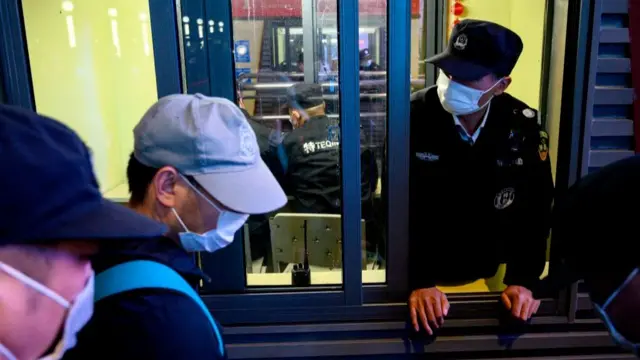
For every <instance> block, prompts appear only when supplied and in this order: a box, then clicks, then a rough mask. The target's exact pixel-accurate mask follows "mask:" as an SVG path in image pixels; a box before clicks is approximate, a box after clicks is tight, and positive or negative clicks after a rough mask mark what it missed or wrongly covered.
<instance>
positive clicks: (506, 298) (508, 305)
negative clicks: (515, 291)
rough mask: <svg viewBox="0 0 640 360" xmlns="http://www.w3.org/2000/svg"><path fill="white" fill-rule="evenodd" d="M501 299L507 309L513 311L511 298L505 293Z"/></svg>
mask: <svg viewBox="0 0 640 360" xmlns="http://www.w3.org/2000/svg"><path fill="white" fill-rule="evenodd" d="M500 298H501V299H502V303H503V304H504V306H505V307H506V308H507V310H511V300H510V299H509V296H507V294H505V293H502V295H501V296H500Z"/></svg>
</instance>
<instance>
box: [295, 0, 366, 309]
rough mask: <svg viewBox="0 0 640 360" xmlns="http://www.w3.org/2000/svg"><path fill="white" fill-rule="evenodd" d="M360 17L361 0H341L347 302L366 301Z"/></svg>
mask: <svg viewBox="0 0 640 360" xmlns="http://www.w3.org/2000/svg"><path fill="white" fill-rule="evenodd" d="M305 1H306V0H305ZM358 16H359V13H358V1H355V0H339V1H338V44H339V59H340V60H339V69H340V131H341V136H340V139H341V147H342V151H341V171H342V174H341V175H342V239H343V242H342V245H343V246H344V250H343V264H344V265H343V277H344V278H343V279H344V293H345V302H346V304H347V305H360V304H362V247H361V243H362V231H361V228H360V219H361V218H362V215H361V212H362V209H361V204H360V203H361V202H360V196H361V190H360V76H359V74H360V62H359V47H358V40H359V32H358V27H359V25H358V24H359V19H358Z"/></svg>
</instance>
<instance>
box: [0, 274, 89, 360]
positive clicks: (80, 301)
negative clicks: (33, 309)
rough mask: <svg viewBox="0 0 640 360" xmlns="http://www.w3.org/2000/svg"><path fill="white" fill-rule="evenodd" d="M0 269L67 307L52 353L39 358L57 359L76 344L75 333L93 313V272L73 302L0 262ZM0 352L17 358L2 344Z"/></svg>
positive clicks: (43, 359) (11, 358) (41, 359)
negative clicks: (60, 335)
mask: <svg viewBox="0 0 640 360" xmlns="http://www.w3.org/2000/svg"><path fill="white" fill-rule="evenodd" d="M0 270H2V271H4V272H5V273H7V274H9V275H11V276H12V277H14V278H16V279H17V280H19V281H20V282H22V283H24V284H26V285H27V286H29V287H30V288H32V289H34V290H36V291H37V292H39V293H41V294H42V295H44V296H46V297H48V298H50V299H51V300H53V301H55V302H56V303H58V304H59V305H60V306H62V307H63V308H64V309H67V311H68V315H67V319H66V320H65V322H64V329H63V333H62V338H61V339H60V342H59V343H58V344H57V345H56V347H55V350H54V351H53V353H52V354H49V355H47V356H45V357H43V358H40V360H58V359H61V358H62V355H64V353H65V352H67V350H69V349H71V348H73V347H74V346H76V342H77V338H76V336H77V334H78V333H79V332H80V330H81V329H82V328H83V327H84V326H85V325H86V324H87V323H88V322H89V319H91V315H93V279H94V274H93V272H92V273H91V276H90V277H89V280H87V284H86V285H85V287H84V289H82V291H81V292H80V293H79V294H78V295H77V296H76V298H75V300H74V301H73V303H69V301H67V300H66V299H65V298H63V297H62V296H60V295H59V294H58V293H56V292H55V291H53V290H51V289H49V288H48V287H46V286H44V285H42V284H40V283H39V282H37V281H35V280H33V279H32V278H30V277H28V276H27V275H25V274H23V273H22V272H20V271H18V270H16V269H14V268H12V267H11V266H9V265H6V264H4V263H1V262H0ZM0 354H2V355H3V356H5V357H6V358H8V359H9V360H17V358H16V357H15V356H14V355H13V354H12V353H11V351H9V349H7V348H6V347H5V346H4V345H2V344H0Z"/></svg>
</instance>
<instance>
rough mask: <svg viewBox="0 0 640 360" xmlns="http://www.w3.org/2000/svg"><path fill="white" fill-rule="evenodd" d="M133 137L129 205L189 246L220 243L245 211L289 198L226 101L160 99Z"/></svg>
mask: <svg viewBox="0 0 640 360" xmlns="http://www.w3.org/2000/svg"><path fill="white" fill-rule="evenodd" d="M134 136H135V139H134V140H135V142H134V151H133V154H132V156H131V159H130V162H129V168H128V171H127V175H128V179H129V188H130V191H131V199H130V201H129V204H130V206H131V207H132V208H134V209H136V210H137V211H139V212H141V213H143V214H146V215H148V216H149V217H152V218H154V219H157V220H159V221H162V222H164V223H165V224H167V225H168V226H169V228H170V233H169V236H170V237H172V238H173V239H174V240H175V241H177V242H179V243H180V244H181V245H182V247H183V248H184V249H185V250H187V251H207V252H213V251H216V250H219V249H222V248H224V247H226V246H227V245H229V244H230V243H231V242H232V241H233V238H234V234H235V232H236V231H238V229H240V227H242V225H243V224H244V222H245V221H246V220H247V218H248V217H249V215H250V214H263V213H268V212H271V211H275V210H277V209H279V208H281V207H283V206H284V205H285V204H286V203H287V197H286V195H285V194H284V192H283V190H282V188H281V187H280V185H279V184H278V182H277V181H276V179H275V178H274V176H273V174H272V173H271V171H270V170H269V168H268V167H267V166H266V165H265V163H264V161H263V160H262V159H261V158H260V151H259V146H258V143H257V140H256V135H255V133H254V131H253V130H252V129H251V126H250V125H249V123H248V121H247V119H246V117H245V115H244V114H243V113H242V111H241V110H240V109H239V108H238V107H237V106H236V105H235V104H234V103H232V102H231V101H229V100H226V99H222V98H211V97H205V96H203V95H200V94H197V95H172V96H168V97H165V98H162V99H160V100H159V101H158V103H156V104H155V105H154V106H152V107H151V109H149V111H148V112H147V113H146V114H145V116H144V117H143V118H142V120H141V121H140V123H139V124H138V125H137V126H136V128H135V130H134Z"/></svg>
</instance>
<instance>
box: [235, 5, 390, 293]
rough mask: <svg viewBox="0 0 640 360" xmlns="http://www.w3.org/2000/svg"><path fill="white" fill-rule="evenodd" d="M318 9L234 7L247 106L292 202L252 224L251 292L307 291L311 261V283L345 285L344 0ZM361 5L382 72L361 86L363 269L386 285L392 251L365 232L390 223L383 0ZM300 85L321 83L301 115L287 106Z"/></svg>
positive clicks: (366, 39)
mask: <svg viewBox="0 0 640 360" xmlns="http://www.w3.org/2000/svg"><path fill="white" fill-rule="evenodd" d="M313 3H314V4H315V6H314V7H311V6H310V5H309V4H311V2H308V1H306V0H305V1H303V0H279V1H270V2H266V1H256V2H242V1H234V2H233V13H232V15H233V27H234V31H233V34H234V42H235V47H236V49H237V48H238V46H239V45H242V46H246V47H247V48H248V49H249V52H250V54H251V55H250V56H246V57H243V58H238V57H237V56H236V64H235V65H236V71H237V76H238V81H237V86H238V93H239V99H240V103H241V104H242V105H243V106H244V107H245V109H246V110H247V113H248V114H249V115H250V116H251V118H252V119H251V122H252V123H253V126H254V130H255V131H256V133H257V135H258V137H259V138H260V139H261V143H262V150H263V159H264V160H265V161H266V162H267V164H268V165H269V166H270V168H271V170H272V172H273V173H274V174H276V176H277V177H278V178H279V179H280V181H281V184H282V185H283V187H284V188H285V190H286V192H287V194H288V196H289V204H288V205H287V206H286V207H285V208H283V209H280V210H279V211H278V212H276V213H273V214H268V215H267V216H262V217H252V218H251V219H250V220H249V222H248V224H247V225H246V228H245V253H246V255H245V258H246V259H247V263H248V264H249V265H248V266H247V285H248V286H258V287H264V286H291V285H294V286H304V282H305V276H306V271H305V270H306V269H305V267H304V265H303V266H302V268H303V269H302V270H296V267H300V266H299V264H300V263H302V264H304V263H305V261H308V263H309V269H310V275H309V282H310V285H312V286H313V285H340V284H341V282H342V265H343V264H342V239H341V237H342V228H341V227H342V222H341V215H340V213H341V206H340V203H341V179H340V133H339V130H340V127H339V125H340V119H339V111H340V107H339V106H340V103H339V91H338V90H339V89H338V76H339V74H338V61H339V54H338V45H339V36H338V29H337V13H336V5H337V1H336V0H320V1H314V2H313ZM361 6H362V7H363V11H362V15H363V16H362V21H363V23H362V26H361V29H360V35H359V36H360V47H361V49H362V50H364V49H369V52H370V58H371V60H372V64H374V63H375V64H374V65H375V67H377V68H376V71H374V72H373V73H371V74H367V73H363V75H362V77H363V80H367V81H368V80H371V83H370V84H368V85H367V87H366V88H363V89H362V92H363V93H364V94H365V95H364V96H363V100H362V106H363V109H364V110H363V112H364V111H367V112H371V113H373V114H372V115H371V116H367V117H363V118H362V124H363V131H362V137H361V144H362V149H363V157H362V158H363V161H366V166H363V179H364V180H365V181H364V182H363V210H364V211H366V214H364V216H363V219H362V232H363V234H364V237H363V242H362V260H363V263H362V268H363V280H364V281H365V282H370V283H382V282H385V270H384V261H383V260H382V257H383V256H384V251H385V250H384V249H386V245H384V239H383V238H382V237H379V238H376V236H374V235H367V234H369V232H379V233H384V224H385V217H384V216H383V215H382V213H381V211H382V209H383V207H382V201H381V194H380V188H381V185H380V176H379V174H380V172H381V170H380V169H381V167H382V163H383V162H384V150H383V149H384V141H385V135H386V122H385V119H386V100H385V91H386V75H385V72H384V70H385V69H386V33H387V31H386V2H384V1H369V0H367V1H365V0H362V1H361ZM236 55H237V54H236ZM310 59H311V60H312V61H311V63H309V61H310ZM363 62H366V59H363ZM374 65H371V64H368V65H366V66H371V67H372V68H373V67H374ZM363 70H364V69H363ZM369 72H370V71H369ZM351 76H356V75H355V74H354V75H351ZM367 77H369V78H367ZM300 84H307V85H309V84H317V85H319V86H320V89H321V90H320V91H321V97H322V99H323V102H322V103H321V104H320V105H319V109H318V106H312V105H313V104H315V103H314V102H311V103H309V104H308V105H306V109H302V108H301V106H300V105H298V104H296V103H290V102H289V101H288V100H287V91H291V88H293V89H299V86H300ZM302 107H305V106H302ZM322 109H324V110H322ZM318 110H322V111H319V112H318ZM323 111H324V115H322V112H323ZM304 113H306V114H307V115H311V116H307V115H304ZM301 114H302V116H301ZM300 118H302V119H305V120H307V121H304V122H300V121H299V120H300ZM364 125H366V128H365V126H364ZM349 140H350V141H356V139H349ZM374 187H375V188H374ZM376 226H377V227H376ZM369 238H371V239H372V240H369ZM364 239H366V240H364Z"/></svg>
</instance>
